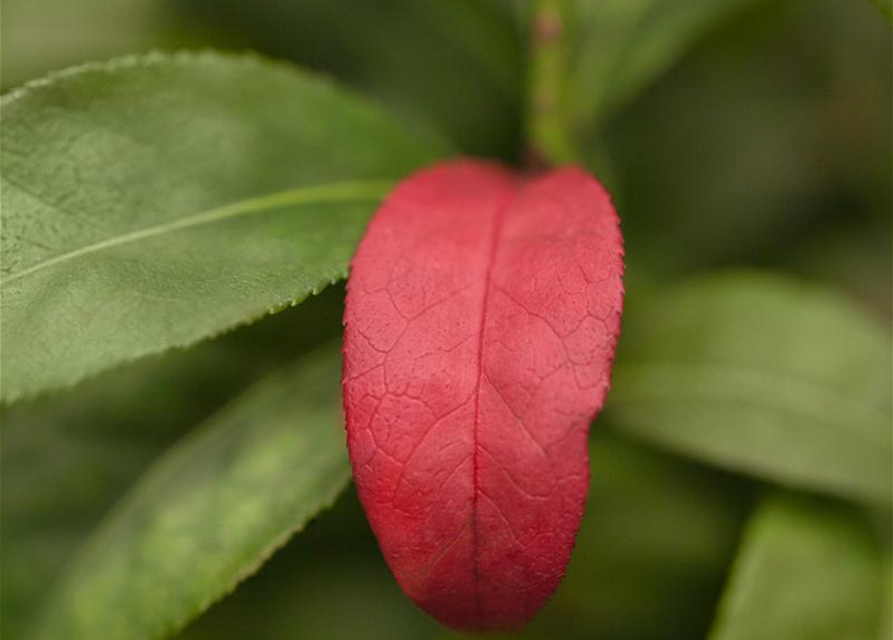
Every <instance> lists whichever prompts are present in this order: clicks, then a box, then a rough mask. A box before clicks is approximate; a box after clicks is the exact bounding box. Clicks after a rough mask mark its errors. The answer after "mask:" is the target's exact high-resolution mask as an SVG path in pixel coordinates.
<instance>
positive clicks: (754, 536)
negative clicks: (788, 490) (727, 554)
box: [710, 495, 883, 640]
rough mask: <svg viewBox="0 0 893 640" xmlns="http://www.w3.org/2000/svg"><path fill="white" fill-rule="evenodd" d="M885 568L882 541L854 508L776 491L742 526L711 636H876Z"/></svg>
mask: <svg viewBox="0 0 893 640" xmlns="http://www.w3.org/2000/svg"><path fill="white" fill-rule="evenodd" d="M831 572H833V575H829V573H831ZM881 574H882V571H881V556H880V553H879V550H878V548H877V545H876V544H875V541H874V539H873V536H872V534H871V532H870V530H869V529H868V527H867V526H865V523H864V522H861V521H860V518H859V514H858V513H857V512H855V511H854V510H853V509H850V508H842V507H840V506H839V505H834V504H827V503H822V502H819V501H816V500H810V499H804V498H797V497H793V496H784V495H775V496H772V497H770V498H767V499H766V500H765V501H764V502H763V504H762V505H761V506H760V507H759V508H758V510H757V512H756V514H755V515H754V516H753V519H752V521H751V523H750V525H749V527H748V531H747V532H746V533H745V536H744V541H743V543H742V547H741V550H740V552H739V557H738V559H737V561H736V566H735V568H734V569H733V572H732V577H731V580H730V583H729V585H728V587H727V591H726V593H725V595H724V596H723V601H722V603H721V605H720V612H719V615H718V618H717V620H716V622H715V624H714V627H713V630H712V632H711V635H710V638H711V640H736V639H738V638H742V639H743V638H747V639H748V640H773V639H775V638H778V639H779V640H780V639H781V638H785V639H786V640H787V639H791V640H806V639H812V638H837V637H841V638H842V637H846V638H853V639H859V638H865V639H866V640H867V639H868V638H874V637H876V634H877V632H878V629H879V625H880V618H881V594H882V588H881V586H882V580H883V578H882V575H881ZM829 578H831V579H829Z"/></svg>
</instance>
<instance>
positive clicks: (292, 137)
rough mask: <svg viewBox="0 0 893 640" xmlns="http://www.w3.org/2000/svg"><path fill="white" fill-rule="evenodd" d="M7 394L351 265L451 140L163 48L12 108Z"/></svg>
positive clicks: (176, 343)
mask: <svg viewBox="0 0 893 640" xmlns="http://www.w3.org/2000/svg"><path fill="white" fill-rule="evenodd" d="M2 117H3V130H2V153H3V157H2V159H3V175H2V224H3V237H2V275H3V284H2V290H0V293H2V299H0V304H2V314H3V326H2V341H3V344H4V347H5V349H4V354H3V355H4V361H3V372H2V373H3V388H2V397H3V399H4V400H7V401H9V400H14V399H17V398H20V397H23V396H29V395H33V394H35V393H37V392H40V391H43V390H47V389H53V388H58V387H62V386H66V385H70V384H72V383H74V382H77V381H78V380H79V379H81V378H83V377H85V376H88V375H91V374H94V373H96V372H98V371H101V370H103V369H105V368H108V367H111V366H113V365H116V364H118V363H121V362H124V361H127V360H131V359H134V358H137V357H140V356H143V355H146V354H150V353H157V352H160V351H163V350H165V349H168V348H171V347H180V346H186V345H189V344H192V343H194V342H195V341H197V340H200V339H202V338H206V337H209V336H213V335H215V334H218V333H220V332H222V331H225V330H227V329H230V328H231V327H233V326H235V325H237V324H240V323H246V322H250V321H252V320H255V319H257V318H258V317H260V316H262V315H264V314H265V313H268V312H270V311H274V310H278V309H280V308H282V307H285V306H287V305H290V304H295V303H297V302H300V301H301V300H302V299H304V298H305V297H306V296H307V295H309V294H310V293H311V292H315V291H319V290H320V289H322V288H323V287H325V286H326V285H327V284H329V283H331V282H334V281H336V280H338V279H340V278H342V277H344V275H345V272H346V268H347V261H348V258H349V256H350V254H351V252H352V251H353V248H354V246H355V243H356V241H357V240H358V239H359V237H360V235H361V234H362V231H363V229H364V227H365V223H366V221H367V219H368V216H369V215H370V213H371V212H372V211H373V210H374V208H375V206H376V204H377V202H378V201H379V200H380V199H381V197H382V196H383V195H384V194H385V193H386V192H387V190H388V189H389V187H390V185H391V184H392V183H393V181H394V180H396V179H398V178H400V177H402V176H403V175H405V174H406V173H407V172H409V171H411V170H412V169H413V168H415V167H417V166H419V165H420V164H424V163H427V162H430V161H431V160H433V159H434V158H435V157H437V155H438V154H439V153H441V152H442V151H443V150H444V146H443V145H442V143H440V142H438V141H437V140H435V139H433V138H431V137H430V136H428V135H426V134H422V133H420V132H417V131H414V130H413V129H411V128H409V127H408V126H407V125H405V124H403V123H401V122H400V121H398V120H396V119H393V118H390V117H388V116H387V115H386V114H384V113H382V112H381V111H379V110H377V109H376V108H374V107H372V106H370V105H369V104H367V103H366V102H364V101H363V100H361V99H360V98H358V97H356V96H353V95H351V94H349V93H345V92H344V91H342V90H340V89H337V88H336V87H334V86H332V85H330V84H329V83H327V82H325V81H322V80H319V79H317V78H314V77H312V76H309V75H306V74H304V73H301V72H299V71H296V70H295V69H293V68H291V67H289V66H287V65H284V64H277V63H271V62H267V61H263V60H261V59H259V58H257V57H254V56H230V55H219V54H212V53H202V54H178V55H174V56H168V55H161V54H151V55H149V56H145V57H131V58H123V59H120V60H117V61H113V62H111V63H107V64H97V65H87V66H84V67H80V68H76V69H73V70H70V71H67V72H63V73H60V74H56V75H54V76H51V77H50V78H49V79H47V80H43V81H39V82H35V83H32V84H29V85H26V87H25V88H24V89H21V90H17V91H15V92H13V93H12V94H10V95H8V96H6V97H5V98H4V100H3V103H2Z"/></svg>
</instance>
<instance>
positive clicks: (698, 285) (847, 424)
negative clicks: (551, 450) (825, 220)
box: [608, 273, 893, 504]
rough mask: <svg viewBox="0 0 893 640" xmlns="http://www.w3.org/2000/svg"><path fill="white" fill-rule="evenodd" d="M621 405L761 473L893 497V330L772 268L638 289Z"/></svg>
mask: <svg viewBox="0 0 893 640" xmlns="http://www.w3.org/2000/svg"><path fill="white" fill-rule="evenodd" d="M626 320H627V327H626V328H625V332H626V333H625V335H624V342H623V346H622V347H621V355H620V359H619V361H618V366H617V368H616V377H615V389H614V391H613V392H612V393H611V394H610V395H609V397H608V401H609V407H610V408H611V411H612V415H613V417H614V419H615V421H616V424H617V426H618V427H619V428H621V429H623V430H624V431H627V432H628V433H631V434H634V435H635V436H637V437H640V438H643V439H645V440H648V441H650V442H653V443H656V444H659V445H661V446H665V447H667V448H670V449H672V450H675V451H678V452H681V453H683V454H686V455H691V456H694V457H697V458H699V459H701V460H704V461H706V462H709V463H711V464H716V465H720V466H724V467H728V468H731V469H735V470H740V471H743V472H746V473H749V474H753V475H756V476H758V477H762V478H766V479H769V480H772V481H777V482H781V483H785V484H789V485H792V486H796V487H805V488H810V489H815V490H820V491H826V492H829V493H832V494H837V495H841V496H845V497H854V498H859V499H865V500H871V501H877V502H880V503H883V504H889V501H890V492H891V485H893V477H891V474H893V469H891V464H890V460H891V456H893V442H891V440H893V433H891V430H890V424H891V417H890V416H891V388H893V383H891V364H890V358H891V346H890V337H889V333H888V332H887V331H886V330H884V329H882V328H881V327H880V326H878V325H877V324H876V323H875V322H874V321H873V319H872V318H869V317H866V316H865V315H863V314H862V313H861V312H860V311H859V310H857V309H855V308H853V306H852V305H850V304H849V303H848V302H847V301H846V300H845V299H843V298H841V297H838V296H836V295H833V294H831V293H827V292H825V291H823V290H821V289H816V288H813V287H809V286H806V285H801V284H799V283H796V282H792V281H790V280H787V279H784V278H783V277H776V276H770V275H765V274H764V275H761V274H756V273H729V274H725V275H717V276H713V277H708V278H704V279H701V280H696V281H693V282H691V283H689V284H688V285H687V286H683V287H681V288H678V289H676V290H671V291H669V292H666V293H665V294H664V295H662V296H658V297H657V298H656V299H655V300H653V302H652V303H651V304H649V305H647V306H645V307H643V308H637V307H636V301H635V300H630V301H629V306H628V309H627V315H626Z"/></svg>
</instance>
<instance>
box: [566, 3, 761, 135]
mask: <svg viewBox="0 0 893 640" xmlns="http://www.w3.org/2000/svg"><path fill="white" fill-rule="evenodd" d="M751 1H752V0H576V5H577V12H578V17H577V25H576V27H577V40H578V46H577V49H578V50H577V52H576V54H575V56H574V65H573V69H572V74H571V83H572V86H573V92H574V97H575V119H576V121H577V122H578V123H580V124H581V125H582V126H584V127H593V126H594V125H596V124H601V122H602V121H603V120H604V118H605V117H606V116H608V115H610V114H611V113H612V112H613V111H615V110H616V109H617V108H619V107H620V106H622V105H623V104H624V103H626V102H628V101H629V100H630V99H632V98H633V97H635V95H636V94H637V93H638V92H640V91H641V90H642V89H644V88H645V87H646V86H647V85H648V83H649V82H651V81H652V80H654V78H655V77H656V76H657V75H659V74H660V73H661V72H662V71H665V70H666V69H667V68H668V67H669V66H670V65H672V64H673V63H674V62H675V61H676V60H677V59H678V58H679V57H680V56H681V55H682V54H683V53H684V52H685V51H686V49H687V48H688V47H689V46H691V45H692V44H693V43H694V41H695V40H696V39H697V38H698V37H699V36H701V35H702V34H703V33H704V32H705V31H706V30H707V29H709V27H710V26H711V25H713V24H714V23H716V22H717V21H719V20H720V19H721V18H723V17H725V16H727V15H729V14H731V13H733V12H734V11H735V10H736V9H739V8H741V7H742V6H744V5H745V4H746V3H747V2H751Z"/></svg>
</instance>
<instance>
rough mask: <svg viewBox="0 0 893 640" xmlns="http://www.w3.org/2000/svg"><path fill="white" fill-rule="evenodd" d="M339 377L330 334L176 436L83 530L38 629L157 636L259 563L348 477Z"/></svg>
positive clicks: (46, 633) (76, 634)
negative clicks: (89, 530)
mask: <svg viewBox="0 0 893 640" xmlns="http://www.w3.org/2000/svg"><path fill="white" fill-rule="evenodd" d="M339 381H340V358H339V350H338V348H337V344H334V345H330V346H328V347H325V348H323V349H321V350H320V351H319V352H318V353H314V354H313V355H311V356H306V357H305V358H302V359H301V360H300V361H299V362H298V364H296V365H293V366H292V367H290V368H289V369H286V370H284V371H281V372H277V373H274V374H271V376H270V377H269V378H267V379H265V380H263V381H262V382H260V383H259V384H258V385H257V386H256V387H254V388H252V389H251V390H250V391H249V392H248V393H247V394H245V395H244V396H243V397H241V398H239V399H238V400H237V401H236V402H234V403H233V404H231V405H229V406H228V407H226V408H225V409H223V410H222V411H221V412H220V413H218V414H216V415H215V416H214V417H212V418H211V419H210V420H209V421H208V422H207V423H206V424H205V425H204V426H203V427H202V428H201V429H200V430H198V431H196V432H195V433H192V434H190V435H189V437H187V438H186V439H184V440H183V441H182V442H180V443H178V444H177V445H176V446H175V447H174V448H173V449H172V450H171V451H170V452H169V453H168V454H166V455H165V456H164V458H162V459H161V460H160V461H159V462H158V463H156V464H155V465H153V467H152V468H151V469H150V470H149V472H148V473H147V474H146V475H145V476H144V477H143V478H142V479H141V480H140V481H139V482H138V483H137V485H136V487H135V488H134V489H133V490H132V491H131V492H130V493H129V494H128V495H127V496H126V497H125V498H124V499H123V500H122V501H121V502H120V503H119V504H118V506H117V507H116V508H115V510H114V511H113V512H112V513H111V514H110V515H109V516H108V517H107V519H106V520H105V522H104V523H103V524H102V525H101V526H100V528H99V529H98V530H97V531H96V532H95V533H94V534H93V535H92V536H91V539H90V540H89V541H88V543H87V545H86V546H85V547H84V549H83V550H82V552H81V553H80V554H79V555H78V557H77V559H76V560H75V561H74V563H73V564H72V565H71V567H70V569H69V570H68V572H67V574H66V576H65V578H64V580H63V582H62V583H61V585H60V587H59V590H58V592H57V593H56V595H55V596H54V597H53V598H52V599H51V600H50V602H49V604H48V606H47V608H46V609H45V610H44V611H43V613H42V615H41V624H39V625H38V627H37V632H36V633H35V635H34V637H36V638H46V639H49V638H73V639H74V638H88V637H103V638H108V639H109V640H117V639H121V640H123V639H127V638H134V639H136V638H145V637H159V636H162V635H165V634H169V633H170V632H172V631H175V630H177V629H179V628H181V627H182V626H183V625H184V624H185V623H186V622H187V621H189V620H190V619H191V618H193V617H194V616H196V615H197V614H198V613H200V612H201V611H202V610H204V609H205V608H206V607H207V606H208V605H209V604H210V603H211V602H213V601H214V600H216V599H217V598H219V597H221V596H222V595H224V594H226V593H227V592H229V591H230V590H231V589H232V588H233V587H234V585H235V584H236V583H237V582H238V581H239V580H241V579H243V578H244V577H245V576H246V575H249V574H250V573H252V572H253V571H255V570H256V569H257V567H258V566H260V564H261V563H262V562H263V561H264V560H266V559H267V558H268V557H269V556H270V554H271V553H273V551H275V550H276V549H277V548H278V547H279V546H281V545H282V544H283V543H284V542H285V541H286V540H287V539H288V537H289V536H290V535H291V534H292V533H294V532H295V531H296V530H299V529H300V528H301V527H302V526H303V525H304V524H305V523H306V522H307V521H308V520H309V519H310V518H312V517H313V516H314V515H315V514H316V513H317V512H318V511H319V510H320V509H322V508H324V507H326V506H328V505H330V504H331V503H332V502H333V501H334V499H335V497H336V496H337V495H338V493H339V492H340V491H341V490H342V489H343V487H344V485H345V484H346V483H347V480H348V478H349V477H350V471H349V467H348V465H347V459H346V455H345V450H344V435H343V430H342V427H341V425H342V421H341V419H340V394H339V389H340V384H339Z"/></svg>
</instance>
